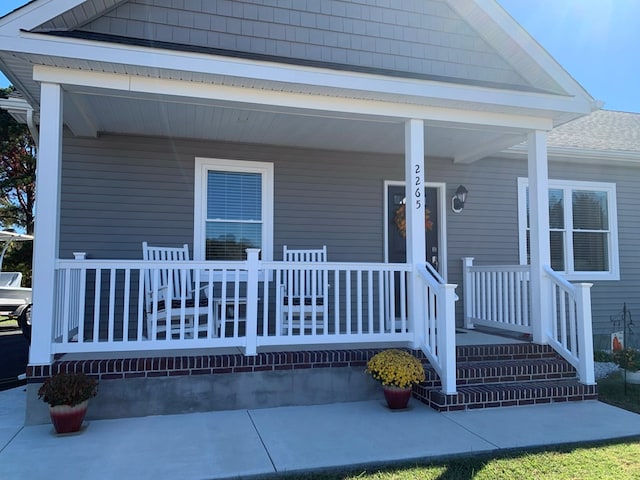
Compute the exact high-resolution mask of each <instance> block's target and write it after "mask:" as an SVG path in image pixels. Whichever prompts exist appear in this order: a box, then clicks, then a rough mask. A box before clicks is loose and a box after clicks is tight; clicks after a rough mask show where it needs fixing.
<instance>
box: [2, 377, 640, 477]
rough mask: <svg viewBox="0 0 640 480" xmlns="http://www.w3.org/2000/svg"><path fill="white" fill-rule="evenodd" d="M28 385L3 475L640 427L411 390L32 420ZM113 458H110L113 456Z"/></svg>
mask: <svg viewBox="0 0 640 480" xmlns="http://www.w3.org/2000/svg"><path fill="white" fill-rule="evenodd" d="M25 398H26V393H25V391H24V387H20V388H16V389H13V390H7V391H5V392H0V477H2V478H8V479H9V478H29V479H30V480H39V479H49V478H51V472H55V477H56V478H82V479H86V480H92V479H113V478H121V479H130V478H131V479H181V480H182V479H184V480H189V479H220V478H239V477H251V476H268V477H269V476H274V477H277V476H279V475H281V474H284V473H295V472H308V471H315V470H322V469H335V468H345V469H348V468H351V467H362V466H366V465H370V466H375V465H384V464H387V463H394V462H405V461H425V460H429V459H437V458H442V457H448V456H454V455H474V454H479V453H492V452H496V453H497V452H499V451H501V450H512V449H524V448H529V447H539V446H551V445H559V444H565V443H575V442H590V441H597V440H608V439H615V438H624V437H634V436H639V435H640V415H636V414H634V413H631V412H627V411H625V410H621V409H619V408H616V407H612V406H609V405H606V404H604V403H601V402H597V401H585V402H577V403H559V404H545V405H536V406H526V407H510V408H498V409H486V410H474V411H463V412H449V413H438V412H436V411H434V410H432V409H430V408H429V407H427V406H425V405H423V404H421V403H420V402H418V401H416V400H415V399H412V401H411V403H410V406H409V408H408V409H406V410H403V411H391V410H389V409H388V408H387V407H386V406H385V405H384V400H383V399H382V396H381V397H380V399H379V400H371V401H366V402H353V403H334V404H328V405H316V406H303V407H278V408H268V409H252V410H233V411H223V412H207V413H192V414H183V415H166V416H150V417H140V418H125V419H117V420H94V421H90V422H85V425H84V427H83V430H82V431H81V432H80V433H78V434H70V435H66V436H60V437H58V436H56V435H55V434H54V432H53V428H52V426H51V425H49V424H46V425H36V426H23V423H24V403H25ZM107 459H111V460H107Z"/></svg>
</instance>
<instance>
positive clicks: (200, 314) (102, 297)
mask: <svg viewBox="0 0 640 480" xmlns="http://www.w3.org/2000/svg"><path fill="white" fill-rule="evenodd" d="M167 268H169V269H175V270H179V271H183V272H187V271H188V273H189V274H190V275H184V276H185V277H188V276H190V277H191V278H192V279H193V282H194V283H195V284H196V285H198V286H200V287H201V289H200V290H199V291H200V292H201V293H196V294H195V295H196V297H197V296H198V295H200V296H201V297H199V298H198V297H197V299H198V300H200V299H201V298H208V299H209V301H208V302H205V303H207V304H206V305H203V306H200V305H202V304H201V303H200V302H199V301H196V302H195V304H196V307H195V308H196V314H195V315H191V316H190V315H188V314H187V312H186V309H187V304H186V303H187V302H185V301H184V298H183V299H182V301H180V300H177V301H174V302H173V304H172V302H167V305H166V310H168V312H167V313H163V315H167V316H168V317H169V318H170V317H171V316H173V318H174V322H177V323H178V327H177V328H176V327H175V323H172V328H170V329H166V331H164V332H162V333H158V332H156V331H155V323H154V322H155V321H156V320H157V317H159V316H160V314H159V313H157V311H156V310H155V309H158V305H157V303H156V304H155V305H154V311H152V312H151V318H152V320H153V321H152V322H151V325H152V327H151V328H149V327H148V325H149V318H148V317H147V315H148V312H145V287H144V276H145V273H146V272H150V275H151V276H154V275H155V276H157V275H158V273H157V272H158V271H159V270H161V269H167ZM301 269H304V270H306V271H323V272H324V278H326V279H327V280H326V281H327V283H328V296H327V298H325V299H323V301H324V302H325V303H324V305H325V306H326V308H324V309H323V311H322V313H321V314H319V313H318V312H316V311H315V310H316V307H315V302H312V304H311V305H310V306H308V307H305V305H306V304H305V302H304V301H302V305H303V306H302V310H303V312H302V314H307V315H309V316H310V317H311V318H312V320H311V321H312V322H314V323H313V324H312V326H311V327H310V328H300V327H299V328H287V329H283V328H282V327H283V324H284V323H285V322H287V321H288V319H287V318H284V316H282V315H277V313H278V312H279V305H278V301H280V300H279V298H278V297H279V296H278V289H279V284H280V283H281V282H282V280H283V279H284V278H286V276H287V275H289V272H290V271H291V270H301ZM410 271H411V265H406V264H388V263H366V264H365V263H328V262H327V263H325V262H322V263H302V262H298V263H296V264H295V265H294V264H291V263H284V262H260V261H258V258H257V252H254V253H253V254H252V255H251V256H250V258H249V260H247V261H244V262H197V261H188V262H156V261H114V260H59V261H58V262H57V265H56V283H55V286H54V289H55V290H54V291H55V299H56V303H55V307H54V314H53V317H54V318H53V332H52V333H53V335H52V352H51V353H52V354H53V353H70V352H92V351H132V350H159V349H186V348H215V347H241V348H244V349H245V351H246V353H247V354H249V355H251V354H254V353H255V351H256V348H257V347H259V346H266V345H271V346H273V345H305V344H319V345H322V344H324V345H330V344H338V343H364V342H376V343H385V342H389V343H394V342H404V343H407V344H408V343H411V342H413V341H414V339H415V325H413V322H412V320H411V319H410V318H411V317H410V314H409V312H408V311H407V306H406V305H407V303H406V295H407V291H408V282H409V281H410ZM156 285H157V283H156ZM156 288H157V287H156ZM151 293H152V296H153V297H157V293H158V292H151ZM184 296H186V291H185V292H183V297H184ZM192 307H193V306H192ZM200 308H201V310H199V309H200ZM305 308H308V311H306V312H305V311H304V309H305ZM443 308H444V307H443ZM194 317H195V318H197V321H195V325H194V321H193V318H194ZM164 318H165V320H166V318H167V317H164ZM176 319H177V320H176ZM165 325H166V324H165ZM174 329H175V331H174ZM150 338H153V340H152V339H150Z"/></svg>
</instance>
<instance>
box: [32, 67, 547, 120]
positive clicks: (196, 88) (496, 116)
mask: <svg viewBox="0 0 640 480" xmlns="http://www.w3.org/2000/svg"><path fill="white" fill-rule="evenodd" d="M33 77H34V80H36V81H39V82H50V83H58V84H62V85H64V86H65V89H66V90H71V91H72V90H73V86H78V87H90V88H97V89H106V90H110V91H123V92H136V93H141V94H154V95H168V96H178V97H183V98H201V99H207V100H220V101H228V102H240V103H245V104H246V103H251V104H256V105H269V106H273V107H282V108H291V109H303V110H310V111H318V112H320V111H322V112H338V113H347V114H352V115H354V116H358V115H365V116H375V117H383V118H387V119H390V120H393V119H396V120H398V121H404V120H405V119H407V118H414V119H420V120H429V121H437V122H453V123H463V124H472V125H489V126H496V127H506V128H521V129H525V130H550V129H551V128H552V127H553V122H552V120H551V119H549V118H542V117H534V116H526V115H515V114H508V113H498V112H486V111H474V110H464V109H458V108H443V107H432V106H424V105H415V104H406V103H392V102H383V101H374V100H362V99H354V98H342V97H329V96H321V95H310V94H306V93H305V94H301V93H291V92H276V91H273V90H259V89H249V88H243V87H233V86H225V85H211V84H204V83H194V82H184V81H179V80H168V79H158V78H148V77H138V76H132V75H120V74H114V73H104V72H86V71H82V70H72V69H67V68H64V69H63V68H57V67H49V66H41V65H36V66H34V70H33Z"/></svg>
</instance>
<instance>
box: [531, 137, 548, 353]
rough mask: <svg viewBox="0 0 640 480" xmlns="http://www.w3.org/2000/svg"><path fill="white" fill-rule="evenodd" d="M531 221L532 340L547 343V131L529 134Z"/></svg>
mask: <svg viewBox="0 0 640 480" xmlns="http://www.w3.org/2000/svg"><path fill="white" fill-rule="evenodd" d="M528 143H529V154H528V161H529V164H528V167H529V223H530V227H531V229H530V248H531V324H532V329H533V341H534V342H535V343H538V344H546V343H548V342H547V334H548V331H549V328H548V327H547V326H548V324H549V322H550V315H551V298H550V293H551V292H550V287H549V281H548V279H547V276H546V275H545V272H544V266H545V265H550V264H551V253H550V246H549V174H548V165H547V134H546V132H542V131H535V132H533V133H530V134H529V138H528Z"/></svg>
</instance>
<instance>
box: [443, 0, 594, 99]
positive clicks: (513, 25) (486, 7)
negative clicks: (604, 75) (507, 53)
mask: <svg viewBox="0 0 640 480" xmlns="http://www.w3.org/2000/svg"><path fill="white" fill-rule="evenodd" d="M470 1H471V2H474V3H475V4H476V5H477V6H478V7H479V8H481V9H482V10H483V11H484V12H485V13H486V14H487V15H488V16H489V17H490V18H491V19H492V20H493V21H494V22H495V23H496V24H497V25H498V26H499V27H500V28H501V29H502V30H503V31H504V32H505V33H506V34H507V35H508V36H509V37H510V38H511V39H513V41H514V42H516V43H517V44H518V46H520V47H521V48H522V49H523V50H524V51H525V52H526V53H527V54H528V55H529V56H530V57H531V58H532V60H533V61H535V62H536V63H537V64H538V65H540V67H541V68H542V69H543V70H544V71H545V72H547V74H548V75H549V76H550V77H551V78H553V80H554V81H555V82H556V83H558V85H560V86H561V87H562V88H563V89H564V90H565V91H566V92H568V93H569V94H571V95H573V96H576V97H584V98H585V99H586V100H588V101H589V103H590V104H591V108H592V110H598V109H599V108H600V107H598V104H599V103H598V101H596V100H594V99H593V98H592V97H591V95H589V92H587V91H586V90H585V89H584V87H583V86H582V85H580V83H579V82H578V81H576V80H575V79H574V78H573V77H572V76H571V75H570V74H569V73H568V72H567V71H566V70H565V69H564V68H563V67H562V65H560V64H559V63H558V62H557V61H556V60H555V59H554V58H553V57H552V56H551V55H550V54H549V52H547V51H546V50H545V49H544V48H543V47H542V46H541V45H540V44H539V43H538V42H537V41H536V40H535V39H534V38H533V37H532V36H531V35H529V34H528V33H527V32H526V31H525V30H524V28H522V26H521V25H520V24H519V23H518V22H516V21H515V20H514V19H513V18H512V17H511V16H510V15H509V14H508V13H507V12H506V11H505V10H504V9H503V8H502V7H500V6H499V5H497V3H496V2H495V0H449V2H450V3H451V4H452V5H457V7H456V11H457V12H458V13H460V14H461V15H463V16H464V12H469V11H470V9H469V8H468V7H463V5H464V4H467V3H469V2H470Z"/></svg>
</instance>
